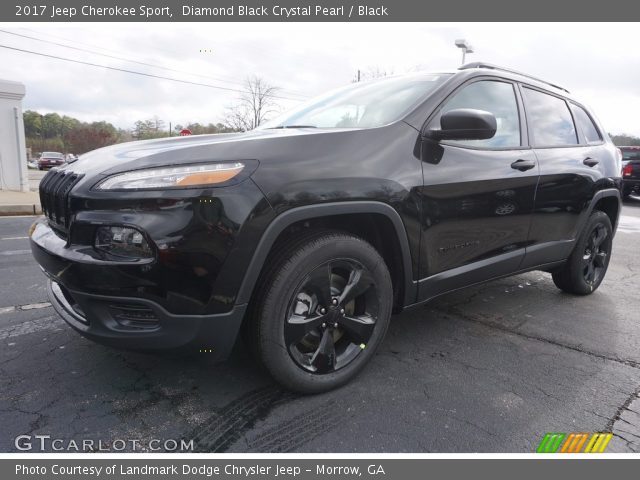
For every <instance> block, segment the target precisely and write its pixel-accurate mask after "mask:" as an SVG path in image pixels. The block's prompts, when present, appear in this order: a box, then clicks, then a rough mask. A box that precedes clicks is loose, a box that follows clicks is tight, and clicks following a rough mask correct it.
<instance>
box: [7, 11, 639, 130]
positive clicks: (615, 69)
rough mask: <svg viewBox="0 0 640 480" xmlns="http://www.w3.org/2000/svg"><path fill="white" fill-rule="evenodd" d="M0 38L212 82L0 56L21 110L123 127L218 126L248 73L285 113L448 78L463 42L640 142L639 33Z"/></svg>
mask: <svg viewBox="0 0 640 480" xmlns="http://www.w3.org/2000/svg"><path fill="white" fill-rule="evenodd" d="M0 30H2V31H0V46H9V47H13V48H19V49H22V50H29V51H34V52H39V53H42V54H46V55H53V56H58V57H64V58H69V59H73V60H78V61H82V62H88V63H93V64H98V65H104V66H110V67H114V68H120V69H126V70H132V71H136V72H141V73H146V74H151V75H156V76H162V77H170V78H175V79H181V80H186V81H190V82H195V83H204V84H208V85H210V86H208V87H207V86H197V85H190V84H184V83H177V82H173V81H170V80H164V79H159V78H152V77H144V76H140V75H135V74H131V73H125V72H120V71H113V70H107V69H104V68H100V67H95V66H88V65H81V64H76V63H70V62H67V61H63V60H59V59H53V58H48V57H42V56H36V55H33V54H30V53H26V52H18V51H15V50H8V49H6V48H0V78H2V79H4V80H13V81H18V82H22V83H24V84H25V85H26V89H27V95H26V97H25V99H24V103H23V108H24V110H27V109H31V110H37V111H39V112H40V113H43V114H44V113H48V112H57V113H59V114H61V115H63V114H64V115H70V116H73V117H76V118H79V119H81V120H84V121H100V120H106V121H108V122H111V123H113V124H114V125H116V126H117V127H120V128H131V127H132V126H133V124H134V122H135V121H136V120H144V119H148V118H152V117H154V116H157V117H159V118H160V119H162V120H164V122H165V123H166V124H167V125H168V124H169V122H171V123H172V124H173V125H176V124H183V125H184V124H187V123H190V122H200V123H210V122H212V123H217V122H220V121H223V120H224V115H225V111H226V109H228V108H229V107H230V106H232V105H233V104H234V103H236V102H237V98H238V96H239V95H240V93H239V92H237V91H236V90H242V88H243V82H244V81H245V79H246V78H247V77H248V76H251V75H258V76H260V77H262V78H263V79H265V80H266V81H267V82H268V83H269V84H271V85H274V86H276V87H278V88H279V89H280V90H279V96H281V97H283V98H280V99H278V100H277V101H278V104H279V108H280V109H282V110H286V109H288V108H291V107H293V106H295V105H296V104H297V103H299V102H300V101H303V100H304V99H308V98H311V97H313V96H316V95H319V94H322V93H323V92H325V91H327V90H329V89H332V88H336V87H340V86H342V85H346V84H348V83H350V82H351V81H352V80H353V79H354V77H355V75H356V72H357V71H358V69H360V70H362V71H363V72H367V71H369V70H371V69H380V70H383V71H387V72H393V73H395V74H401V73H404V72H410V71H416V70H425V71H451V70H454V69H456V68H457V67H458V66H459V65H460V63H461V51H460V50H459V49H458V48H456V46H455V45H454V41H455V40H456V39H458V38H465V39H467V40H468V41H469V43H471V44H472V45H473V47H474V53H472V54H469V55H468V56H467V61H483V62H489V63H494V64H497V65H502V66H505V67H508V68H512V69H515V70H519V71H522V72H525V73H528V74H530V75H534V76H537V77H540V78H543V79H545V80H548V81H550V82H553V83H557V84H560V85H562V86H563V87H565V88H567V89H568V90H570V91H571V93H572V94H574V95H575V96H576V97H577V98H578V99H579V100H581V101H582V102H584V103H586V104H587V105H589V106H590V107H591V108H592V109H593V110H594V111H595V113H596V116H597V117H598V118H599V119H600V120H601V122H602V123H603V125H604V127H605V129H606V130H607V131H608V132H610V133H613V134H621V133H628V134H633V135H636V136H640V115H639V113H640V53H639V52H638V50H637V49H636V48H635V46H636V41H637V40H636V39H637V34H638V25H637V24H624V23H615V24H614V23H610V24H607V23H598V24H587V23H584V24H581V23H568V24H567V23H535V24H527V23H499V24H489V23H171V24H168V23H164V24H163V23H148V24H145V23H126V24H125V23H93V24H89V23H80V24H37V23H33V24H8V23H5V24H2V23H0ZM6 32H11V33H13V35H12V34H11V33H6ZM15 34H19V35H23V36H22V37H21V36H17V35H15ZM24 36H28V37H33V38H38V39H41V40H46V41H47V42H42V41H38V40H34V39H30V38H25V37H24ZM49 42H54V43H57V44H59V45H54V44H52V43H49ZM62 45H68V46H72V47H74V48H76V49H83V50H90V51H91V52H86V51H79V50H74V49H69V48H66V47H64V46H62ZM96 52H97V53H96ZM98 53H100V54H102V55H99V54H98ZM113 57H120V58H122V59H126V60H135V61H136V62H139V63H133V62H129V61H125V60H122V59H120V58H113ZM141 63H142V64H146V65H142V64H141ZM158 67H164V69H163V68H158ZM211 86H213V87H223V88H212V87H211ZM228 89H231V90H228Z"/></svg>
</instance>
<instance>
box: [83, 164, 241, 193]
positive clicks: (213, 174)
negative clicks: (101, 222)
mask: <svg viewBox="0 0 640 480" xmlns="http://www.w3.org/2000/svg"><path fill="white" fill-rule="evenodd" d="M243 168H244V163H208V164H201V165H189V166H184V167H163V168H148V169H145V170H134V171H132V172H126V173H120V174H118V175H114V176H113V177H109V178H107V179H106V180H104V181H102V182H100V183H99V184H98V185H96V187H95V188H96V189H98V190H132V189H161V188H170V187H195V186H206V185H215V184H217V183H224V182H226V181H228V180H231V179H232V178H233V177H235V176H236V175H238V174H239V173H240V172H241V171H242V169H243Z"/></svg>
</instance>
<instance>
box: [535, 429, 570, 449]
mask: <svg viewBox="0 0 640 480" xmlns="http://www.w3.org/2000/svg"><path fill="white" fill-rule="evenodd" d="M565 436H566V433H557V432H555V433H547V434H546V435H545V436H544V438H543V439H542V441H541V442H540V445H538V449H537V450H536V452H537V453H556V452H557V451H558V448H560V445H561V444H562V440H564V437H565Z"/></svg>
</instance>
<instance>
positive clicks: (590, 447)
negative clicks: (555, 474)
mask: <svg viewBox="0 0 640 480" xmlns="http://www.w3.org/2000/svg"><path fill="white" fill-rule="evenodd" d="M612 438H613V434H612V433H608V432H596V433H593V434H590V433H587V432H574V433H569V434H566V433H560V432H549V433H547V434H545V436H544V437H543V438H542V441H541V442H540V445H538V448H537V449H536V452H537V453H580V452H581V451H583V450H582V447H583V446H584V444H585V443H586V444H587V446H586V447H585V449H584V452H583V453H603V452H604V451H605V449H606V448H607V445H609V442H610V441H611V439H612ZM565 439H566V440H565ZM563 440H564V443H563ZM587 440H589V441H588V442H587ZM560 446H562V448H560ZM558 450H559V451H558Z"/></svg>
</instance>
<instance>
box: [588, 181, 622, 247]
mask: <svg viewBox="0 0 640 480" xmlns="http://www.w3.org/2000/svg"><path fill="white" fill-rule="evenodd" d="M594 210H600V211H601V212H604V213H606V214H607V216H608V217H609V220H611V227H612V230H613V233H614V235H615V232H616V229H617V227H618V219H619V218H620V212H621V210H622V198H621V195H620V191H619V190H618V189H616V188H608V189H605V190H599V191H598V192H596V194H595V195H594V196H593V198H592V199H591V203H590V205H589V210H588V212H587V215H585V218H584V221H583V222H582V224H581V225H580V230H579V231H578V232H582V229H583V228H584V224H585V223H586V221H587V219H588V218H589V217H590V216H591V214H592V213H593V211H594Z"/></svg>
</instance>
